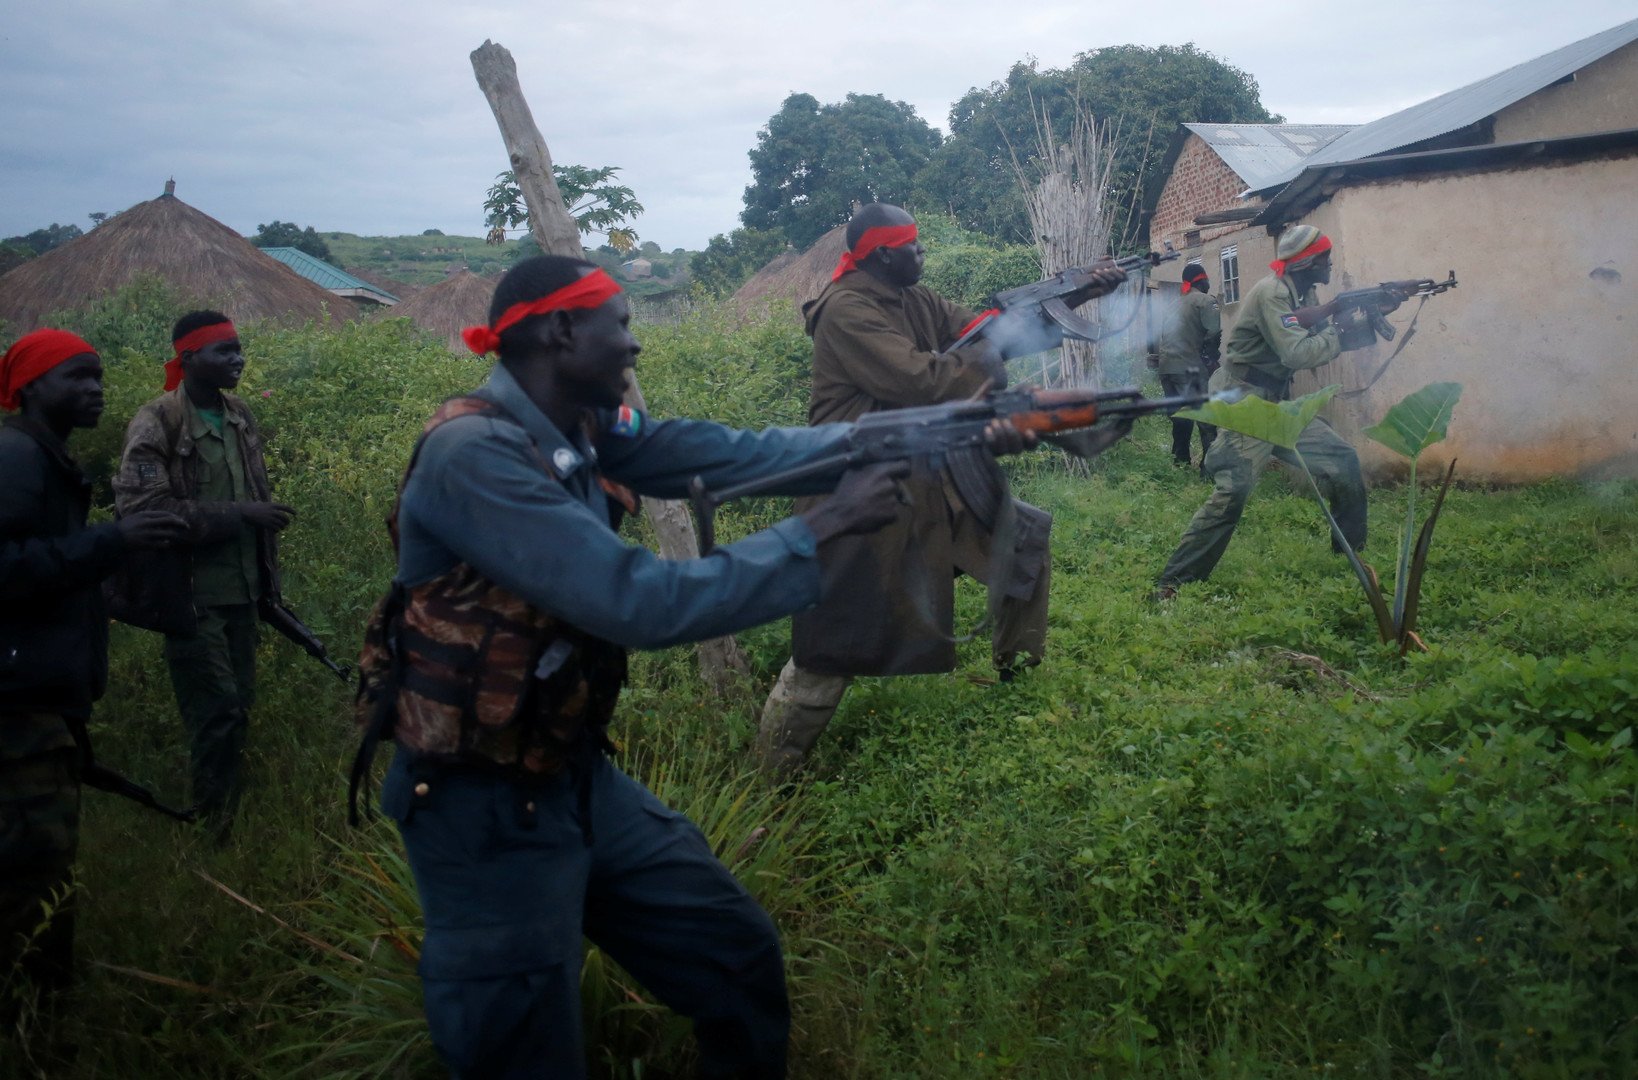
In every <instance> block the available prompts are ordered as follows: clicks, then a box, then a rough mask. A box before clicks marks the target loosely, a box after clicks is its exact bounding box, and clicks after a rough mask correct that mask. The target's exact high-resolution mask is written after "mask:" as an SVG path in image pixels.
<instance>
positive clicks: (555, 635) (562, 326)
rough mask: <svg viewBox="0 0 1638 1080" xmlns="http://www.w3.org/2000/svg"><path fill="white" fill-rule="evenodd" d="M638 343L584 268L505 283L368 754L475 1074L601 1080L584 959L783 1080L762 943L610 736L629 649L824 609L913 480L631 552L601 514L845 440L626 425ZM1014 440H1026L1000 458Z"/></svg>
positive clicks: (418, 548)
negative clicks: (832, 546) (854, 537)
mask: <svg viewBox="0 0 1638 1080" xmlns="http://www.w3.org/2000/svg"><path fill="white" fill-rule="evenodd" d="M628 321H629V312H628V308H627V305H626V301H625V298H624V297H623V296H621V295H620V290H619V286H618V285H616V284H615V283H614V282H613V280H612V279H610V278H609V277H608V275H607V274H605V273H603V272H602V271H601V270H598V269H597V268H596V267H594V266H593V265H592V264H590V263H585V262H581V261H579V260H575V259H565V258H560V257H552V256H545V257H540V258H535V259H529V260H525V261H524V262H521V263H519V264H518V265H517V266H516V267H514V268H513V269H512V270H511V271H509V272H508V273H507V275H506V276H505V278H503V279H502V280H501V282H500V284H499V286H497V288H496V290H495V298H494V302H493V304H492V305H491V309H490V325H489V326H487V327H474V328H471V329H470V330H468V332H467V335H466V338H467V342H468V344H469V345H471V346H472V348H473V350H474V351H476V352H478V353H480V354H481V353H485V352H489V351H495V352H498V353H499V356H500V363H499V364H497V365H496V366H495V368H494V370H493V371H492V372H491V374H490V376H489V379H488V381H487V382H485V383H484V384H483V386H481V387H480V388H479V389H478V390H477V391H476V392H475V393H474V394H472V395H470V396H468V397H465V398H456V399H453V400H452V401H450V402H448V403H446V404H445V406H444V407H443V408H442V409H440V410H439V412H438V413H437V414H436V415H435V416H434V417H433V420H432V422H431V423H430V424H429V425H428V428H427V431H426V433H425V434H424V435H423V437H422V442H421V444H420V446H419V447H418V449H417V451H416V455H415V457H414V458H413V459H412V460H411V463H410V468H409V471H408V473H407V474H406V478H405V482H404V486H403V488H402V495H401V498H400V502H399V508H398V512H397V538H398V545H399V562H398V576H397V579H396V582H395V594H394V596H392V597H389V600H388V601H387V602H386V603H385V604H384V605H383V608H382V610H381V611H380V612H379V613H378V615H377V617H376V620H375V621H374V624H373V626H372V631H373V630H374V629H376V628H381V629H382V630H385V631H388V632H386V633H383V634H381V635H379V636H374V637H372V639H371V641H372V642H374V641H381V642H392V643H395V647H394V648H393V649H386V647H385V646H383V649H384V653H385V654H387V655H390V659H388V660H383V659H382V657H381V656H373V655H372V649H373V648H374V647H375V646H374V644H372V643H367V645H366V652H365V657H364V659H363V662H362V665H363V668H364V671H365V677H366V680H370V679H371V678H372V672H375V673H380V672H392V673H393V674H391V675H390V676H387V677H386V678H387V681H386V683H385V684H384V685H383V688H382V689H381V690H380V692H379V693H376V692H375V691H373V690H372V691H368V692H367V694H366V697H367V698H371V697H374V698H378V699H379V703H380V704H381V705H382V706H384V707H380V708H377V709H376V710H374V711H373V713H372V715H371V716H370V717H369V718H368V721H369V723H370V729H369V730H370V733H371V736H373V737H390V738H392V739H394V740H395V741H396V742H397V743H398V749H397V752H396V754H395V756H394V760H393V763H392V766H391V768H390V769H389V771H388V775H387V779H386V783H385V785H384V787H383V790H382V799H381V802H382V806H383V808H384V810H385V811H386V813H387V814H388V815H389V816H391V817H392V818H393V819H394V820H395V821H397V822H398V825H399V828H400V830H401V832H402V834H403V837H404V842H405V847H406V849H407V851H408V854H409V858H410V864H411V867H412V869H413V870H414V873H415V878H416V884H417V888H418V890H419V892H420V896H421V903H422V909H423V913H424V916H425V920H426V937H425V942H424V946H423V950H422V955H421V967H420V973H421V978H422V983H423V987H424V990H425V1004H426V1012H427V1020H428V1023H429V1025H430V1027H431V1029H432V1036H433V1041H434V1043H435V1044H436V1045H437V1047H438V1050H439V1052H440V1053H441V1054H442V1055H443V1057H444V1060H445V1061H446V1063H447V1064H449V1066H450V1067H451V1068H452V1069H453V1070H454V1071H455V1073H456V1074H457V1075H459V1076H470V1077H480V1076H481V1077H526V1076H527V1077H547V1076H551V1077H565V1076H567V1077H573V1076H580V1075H583V1072H584V1069H585V1051H584V1048H583V1047H582V1044H581V1034H580V1016H579V975H580V964H581V938H582V935H584V936H585V937H588V938H590V939H591V940H592V941H594V942H596V943H597V944H598V946H599V947H600V948H602V949H603V950H604V951H605V952H606V953H607V954H608V955H609V956H611V957H612V958H613V959H614V960H616V961H617V962H619V963H620V964H621V965H622V966H623V967H625V968H626V970H628V971H630V972H631V973H632V974H633V975H634V976H636V978H637V979H638V980H639V981H641V982H642V983H643V985H644V986H646V987H647V988H648V989H649V990H650V991H652V992H653V993H654V994H655V995H656V996H657V997H658V998H659V999H660V1000H661V1001H663V1002H665V1003H666V1004H667V1005H668V1006H669V1007H671V1008H672V1009H675V1010H676V1011H678V1012H680V1013H683V1014H685V1015H687V1016H689V1017H691V1018H692V1019H693V1021H694V1027H695V1033H696V1035H697V1037H698V1042H699V1048H700V1059H701V1071H702V1073H703V1074H704V1075H707V1076H757V1077H763V1076H782V1075H783V1074H784V1068H785V1043H786V1038H787V1034H788V1029H789V1010H788V1005H787V1002H786V997H785V986H784V970H783V959H782V957H781V954H780V950H779V942H778V936H777V934H776V932H775V929H774V926H773V924H772V922H771V920H769V918H768V916H767V914H766V913H765V912H763V911H762V909H761V908H760V907H759V906H758V905H757V903H756V902H755V901H754V900H753V899H752V898H751V896H750V895H749V894H748V893H747V892H746V891H745V889H744V888H743V887H742V886H741V885H740V884H739V883H738V882H737V881H736V880H735V879H734V877H733V875H732V874H730V873H729V872H728V871H727V869H726V868H725V867H724V866H723V865H722V864H721V863H720V862H719V861H718V860H717V859H716V857H715V856H714V855H713V854H712V852H711V850H710V848H709V846H708V845H707V844H706V842H705V839H704V837H703V836H702V835H701V834H700V832H699V830H698V829H697V828H695V827H694V825H693V824H692V823H690V822H689V821H688V820H687V819H686V818H684V817H683V816H682V815H680V814H678V813H676V812H675V811H673V810H670V809H668V808H667V807H665V806H664V805H662V804H661V803H660V802H659V800H658V799H656V798H655V797H654V796H653V795H652V794H651V793H649V792H648V791H647V790H646V789H645V788H644V787H643V786H642V785H640V784H638V783H637V782H636V781H634V780H632V779H631V778H629V777H627V776H626V775H625V774H624V773H622V772H621V771H620V770H619V769H617V768H615V767H614V765H612V764H611V763H610V762H609V761H608V759H607V758H606V757H605V756H604V755H603V753H602V750H603V748H604V747H605V746H606V745H607V743H606V740H605V738H604V734H603V732H604V728H605V727H606V725H607V722H608V720H609V717H610V715H611V713H612V711H613V705H614V698H615V696H616V695H617V694H618V691H619V686H620V684H621V682H623V681H624V673H625V650H626V649H629V648H650V649H653V648H663V647H666V646H669V645H674V644H678V643H680V642H686V641H694V640H699V639H704V638H711V637H717V636H720V635H723V634H729V633H733V632H734V631H737V630H741V629H744V628H746V627H749V626H753V625H756V624H758V623H761V622H766V621H768V620H771V619H775V618H779V617H781V616H783V615H787V614H790V613H792V612H795V611H799V610H802V609H804V608H808V607H811V606H813V605H814V604H815V603H817V602H818V600H819V599H820V575H819V563H818V559H817V555H816V552H817V549H818V547H819V546H820V545H821V544H823V543H825V542H826V541H827V540H830V539H832V538H834V537H837V536H842V535H846V534H849V533H857V532H866V531H870V530H872V529H875V528H879V527H881V526H882V525H884V524H886V523H887V522H889V521H890V520H892V519H893V517H894V516H895V514H896V512H897V511H898V509H899V502H898V500H899V499H900V498H901V497H902V495H903V492H902V490H901V489H900V486H899V481H900V479H901V478H902V477H903V476H905V475H907V470H906V469H905V468H903V467H900V466H888V467H881V468H878V469H875V470H868V471H862V472H859V473H854V474H850V475H849V476H847V477H846V478H844V479H843V480H842V482H841V484H840V486H839V487H838V489H837V492H836V494H835V495H834V496H833V497H832V498H831V499H829V500H826V501H825V502H823V503H821V504H819V505H818V506H816V507H814V508H812V509H810V510H809V511H807V512H806V513H804V514H801V515H799V516H798V517H794V518H790V519H787V520H785V521H782V522H780V523H779V524H777V525H775V526H774V527H773V528H771V529H768V530H766V531H764V532H760V533H757V534H755V535H753V536H750V537H747V538H746V539H744V540H741V541H739V542H738V543H734V544H730V545H728V546H726V547H723V548H719V549H717V550H715V551H713V552H712V553H711V554H710V555H709V556H706V557H704V558H700V559H695V560H690V561H662V560H660V559H659V558H657V557H656V556H655V555H654V554H652V553H651V552H649V551H647V550H644V549H643V548H640V547H634V546H632V545H628V544H626V543H623V542H622V541H621V540H620V538H619V537H618V536H617V535H616V533H615V532H614V531H613V530H612V529H611V528H610V523H611V522H610V514H609V508H610V506H611V505H614V504H613V503H611V499H614V498H619V499H620V500H622V501H627V505H628V506H629V505H631V504H630V503H629V501H628V500H629V490H628V489H634V490H635V491H636V492H637V493H639V494H644V495H654V496H658V497H662V498H678V497H681V496H682V495H684V494H685V491H686V485H687V483H688V481H689V479H690V478H692V477H693V476H695V475H700V476H703V477H704V479H705V481H706V482H707V483H708V484H709V485H710V486H712V487H718V486H722V485H725V484H733V483H738V482H740V481H744V480H748V479H751V478H754V477H759V476H763V475H766V474H768V473H771V472H775V471H778V470H783V469H786V468H790V467H792V466H796V465H799V464H803V463H806V462H809V461H812V460H814V459H815V458H816V457H820V456H822V455H826V454H829V453H832V452H834V451H835V450H836V449H837V448H838V447H840V446H841V445H842V444H843V442H844V441H845V440H846V439H847V437H848V434H849V430H850V429H849V427H848V426H846V425H831V426H828V427H822V428H818V429H813V430H807V429H792V430H770V431H765V432H762V433H760V434H754V433H749V432H742V431H733V430H729V429H727V428H723V427H720V426H718V425H716V424H710V423H703V422H694V421H684V420H663V421H662V420H652V419H650V418H649V417H647V416H646V415H644V414H642V413H639V412H635V411H633V410H631V409H629V408H626V407H624V406H622V404H621V398H622V394H623V392H624V390H625V388H626V382H627V371H628V369H630V368H631V367H632V366H633V365H634V363H635V360H636V356H637V353H638V351H639V347H638V344H637V342H636V340H635V339H634V338H633V337H632V335H631V332H630V329H629V326H628ZM1022 442H1023V440H1022V439H1021V438H1019V436H1018V435H1017V433H1016V432H1013V431H1011V429H1010V428H1009V429H1005V430H1002V431H999V432H997V433H996V434H995V436H994V438H993V439H992V446H994V447H995V448H997V449H1001V450H1008V449H1019V448H1021V445H1022ZM834 483H835V478H834V477H832V478H831V480H830V482H829V483H827V484H822V485H820V489H821V490H822V489H823V487H828V486H830V485H831V484H834ZM814 490H815V489H814V488H813V487H811V486H810V487H808V488H806V489H804V490H803V491H800V492H798V491H793V492H791V493H793V494H811V493H813V492H814ZM369 739H370V737H369V736H367V740H366V747H368V746H369V744H370V743H369ZM366 759H367V754H362V755H361V761H363V760H366ZM357 775H358V773H357V771H356V770H355V779H356V777H357Z"/></svg>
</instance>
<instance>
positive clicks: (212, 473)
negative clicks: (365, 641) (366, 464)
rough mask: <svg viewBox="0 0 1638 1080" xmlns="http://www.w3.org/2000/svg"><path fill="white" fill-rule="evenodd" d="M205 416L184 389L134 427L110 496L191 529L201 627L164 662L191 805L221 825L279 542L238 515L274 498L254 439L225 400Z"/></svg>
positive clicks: (233, 786)
mask: <svg viewBox="0 0 1638 1080" xmlns="http://www.w3.org/2000/svg"><path fill="white" fill-rule="evenodd" d="M222 398H223V407H222V409H221V410H219V411H218V410H202V409H200V408H198V407H197V406H196V405H194V403H193V402H192V401H191V400H190V399H189V398H188V396H187V391H186V388H181V387H179V388H178V389H176V390H173V391H170V392H169V393H167V394H165V395H164V396H163V397H160V398H159V399H157V400H155V401H152V402H149V403H148V404H147V405H145V406H143V408H142V409H141V410H140V411H139V412H138V413H137V415H136V417H135V418H134V419H133V420H132V421H131V426H130V429H129V431H128V432H127V435H126V443H125V456H124V459H123V461H122V462H121V465H120V472H119V475H118V476H117V477H116V478H115V481H114V490H115V493H116V496H117V501H118V506H119V509H120V512H121V513H122V514H126V513H132V512H135V511H137V510H144V509H162V510H172V511H174V512H176V513H178V514H180V515H182V516H183V517H184V518H185V519H186V520H187V521H188V523H189V524H190V526H192V532H193V541H194V543H193V547H192V549H191V555H192V573H191V578H190V581H189V586H188V587H189V588H191V604H192V608H193V614H194V618H195V620H196V627H195V629H194V631H193V632H192V633H187V634H170V633H168V634H166V635H165V660H166V664H167V666H168V667H169V668H170V674H171V685H172V687H173V688H174V689H175V691H176V701H177V707H178V709H179V711H180V712H181V714H182V722H183V726H184V727H185V728H186V730H187V732H188V738H189V757H190V759H191V763H192V769H191V771H192V783H193V800H194V802H195V804H196V805H197V806H198V807H199V809H200V810H201V811H202V812H204V813H206V814H207V815H210V816H212V817H214V818H216V819H217V821H218V824H219V825H225V823H226V821H227V820H229V819H230V818H231V816H232V813H233V811H234V810H235V809H236V807H237V805H238V801H239V796H240V792H241V788H242V780H241V760H242V758H243V754H244V746H245V740H246V736H247V733H248V728H249V710H250V707H251V705H252V703H253V702H254V699H255V682H256V644H257V638H258V633H259V618H258V615H257V604H258V603H259V602H260V601H261V600H262V599H263V598H264V597H268V596H273V595H277V566H276V563H275V561H274V560H275V558H276V555H275V548H274V543H275V542H274V537H273V535H272V534H271V533H268V532H266V531H265V530H261V529H257V528H255V527H253V526H250V525H248V524H245V522H244V520H243V517H242V515H241V513H240V511H239V509H238V507H237V506H236V505H235V504H238V503H244V502H265V501H268V500H269V499H270V498H271V493H270V491H269V486H268V482H267V470H266V466H265V464H264V463H263V459H262V443H261V437H260V435H259V433H258V432H257V430H256V424H255V421H254V420H253V419H252V418H251V415H250V411H249V410H248V409H247V408H246V407H245V405H244V402H242V401H240V400H239V399H238V398H237V397H235V396H234V395H232V394H223V395H222Z"/></svg>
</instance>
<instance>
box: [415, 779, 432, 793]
mask: <svg viewBox="0 0 1638 1080" xmlns="http://www.w3.org/2000/svg"><path fill="white" fill-rule="evenodd" d="M431 790H432V788H430V787H428V786H427V783H426V781H425V780H423V781H421V782H420V783H419V784H416V785H415V794H417V795H422V796H424V795H426V793H427V792H429V791H431Z"/></svg>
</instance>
